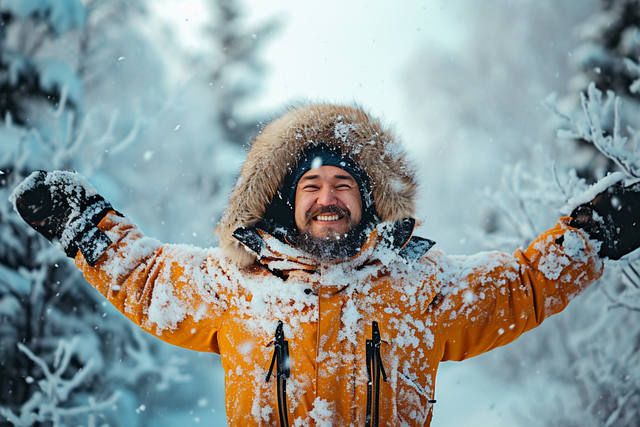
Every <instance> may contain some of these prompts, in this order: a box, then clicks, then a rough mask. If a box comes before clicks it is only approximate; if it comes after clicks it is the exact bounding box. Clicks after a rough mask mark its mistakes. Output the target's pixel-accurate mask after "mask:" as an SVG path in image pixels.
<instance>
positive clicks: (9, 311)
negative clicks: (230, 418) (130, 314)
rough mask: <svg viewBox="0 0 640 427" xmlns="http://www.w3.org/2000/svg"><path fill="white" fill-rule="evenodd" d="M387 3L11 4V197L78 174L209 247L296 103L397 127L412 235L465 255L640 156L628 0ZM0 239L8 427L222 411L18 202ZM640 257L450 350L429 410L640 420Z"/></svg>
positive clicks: (190, 419)
mask: <svg viewBox="0 0 640 427" xmlns="http://www.w3.org/2000/svg"><path fill="white" fill-rule="evenodd" d="M305 3H306V4H305ZM396 3H399V4H394V5H393V6H391V5H390V4H386V3H383V2H370V1H350V2H345V1H334V0H327V1H323V2H294V1H285V0H272V1H268V2H267V1H259V0H200V1H186V0H182V1H179V0H171V1H170V0H156V1H144V0H138V1H125V0H111V1H108V0H82V1H81V0H58V1H55V0H29V1H23V0H0V11H1V12H2V14H0V19H2V21H3V22H2V24H3V25H2V26H0V38H1V39H0V42H1V46H0V49H1V50H0V54H1V57H0V113H1V115H0V117H2V118H3V124H2V125H1V126H0V169H1V170H2V172H3V174H2V175H0V198H1V199H2V200H6V199H7V196H8V194H9V193H10V191H11V189H12V188H13V186H15V184H16V183H17V182H19V180H20V179H21V178H22V177H24V176H26V175H27V174H28V173H29V172H30V171H32V170H34V169H38V168H41V169H46V170H52V169H59V168H72V169H75V170H77V171H79V172H80V173H82V174H84V175H86V176H87V177H88V179H89V180H90V181H91V182H92V184H93V185H94V186H95V187H96V188H97V189H98V191H99V192H100V193H101V194H102V195H103V196H104V197H105V198H106V199H107V200H110V201H111V202H112V204H113V205H114V206H115V207H116V208H117V209H118V210H120V211H121V212H123V213H125V214H126V215H127V216H129V217H131V218H133V219H134V220H135V221H136V222H137V223H138V224H139V225H140V226H141V228H142V229H143V231H145V232H146V233H147V234H148V235H151V236H153V237H157V238H159V239H160V240H162V241H164V242H167V243H188V244H195V245H199V246H207V245H215V244H216V241H215V239H213V237H212V236H211V230H212V229H213V227H214V225H215V224H216V222H217V221H218V220H219V218H220V215H221V213H222V211H223V209H224V207H225V203H226V195H227V194H228V191H229V189H230V187H231V186H232V185H233V182H234V179H235V176H236V174H237V172H238V170H239V167H240V165H241V164H242V161H243V158H244V152H245V151H244V150H245V148H246V142H247V141H248V140H249V138H250V136H251V135H252V134H254V133H255V132H256V131H257V130H258V129H259V123H260V122H261V121H264V120H267V119H268V118H270V117H273V116H274V115H275V114H277V113H279V112H281V111H282V109H283V108H284V106H285V105H286V103H287V102H290V101H295V100H297V99H301V98H310V99H314V100H329V101H337V102H353V101H356V102H358V103H360V104H361V105H363V106H364V107H365V108H367V109H369V110H370V111H371V112H372V113H373V114H374V115H377V116H381V117H383V118H384V119H385V121H386V122H387V123H389V124H392V125H394V126H395V127H396V128H397V130H398V131H399V133H400V134H401V135H403V136H404V142H405V144H406V146H407V148H408V149H409V150H410V152H411V153H412V157H413V158H414V161H415V162H416V164H417V165H419V167H420V171H419V173H420V180H421V184H422V185H423V187H422V189H421V194H420V200H419V203H418V206H419V208H418V218H419V219H420V220H422V221H423V225H422V227H421V229H420V234H421V235H423V236H425V237H428V238H431V239H434V240H436V241H437V245H438V246H437V247H438V248H439V249H441V250H444V251H446V252H448V253H450V254H471V253H475V252H477V251H480V250H490V249H499V250H505V251H508V252H512V251H513V250H514V249H516V248H517V247H521V246H525V245H526V244H527V243H528V242H530V241H531V240H532V239H533V238H534V237H535V236H536V235H537V234H538V233H539V232H541V231H543V230H545V229H547V228H549V227H551V226H553V225H554V224H555V221H556V220H557V218H558V216H559V215H560V213H561V211H562V208H563V207H564V205H565V204H566V201H567V199H568V198H569V197H570V196H572V195H574V194H576V193H579V192H580V191H583V190H584V189H585V188H586V185H587V184H589V183H592V182H594V181H595V180H597V179H599V178H601V177H603V176H604V175H605V174H606V173H607V172H609V171H612V170H617V169H619V166H617V165H616V164H615V163H614V162H613V161H612V160H611V158H614V159H616V158H617V159H620V158H628V159H630V160H629V161H630V162H631V163H632V164H636V166H637V165H638V162H637V160H638V159H637V157H638V156H637V154H636V153H637V150H635V151H634V144H635V146H637V145H638V140H639V138H638V137H637V136H636V133H635V129H637V128H640V123H638V120H637V117H638V116H637V112H638V106H639V105H640V101H639V100H640V98H638V95H637V93H636V92H635V91H634V90H633V89H629V88H630V86H631V85H632V84H634V82H636V79H637V78H638V75H639V74H638V67H637V62H638V61H639V59H640V49H639V48H638V46H640V37H639V36H638V27H639V26H640V13H639V11H638V6H637V2H635V1H630V0H619V1H612V0H607V1H604V0H603V1H599V0H582V1H575V0H556V1H545V0H535V1H534V0H520V1H513V0H493V1H482V2H477V1H470V0H466V1H465V0H448V1H444V0H442V1H435V0H433V1H428V2H427V1H417V0H413V1H404V2H396ZM625 58H626V60H627V61H626V62H625ZM629 60H631V61H633V62H631V63H630V62H629ZM634 66H635V69H634ZM591 81H594V82H595V83H596V86H594V87H593V88H592V90H591V91H590V92H589V93H588V95H589V96H588V98H585V99H586V100H590V101H591V104H589V105H590V106H591V110H590V111H591V116H590V117H591V119H592V121H591V122H587V121H586V118H585V116H584V114H583V113H582V108H581V106H580V93H581V92H584V93H587V88H588V84H589V82H591ZM596 87H597V88H596ZM598 90H600V91H606V90H614V91H615V93H616V94H617V95H618V96H620V97H621V99H622V106H623V110H622V111H621V112H620V114H619V115H618V117H619V119H620V121H621V122H622V124H621V126H620V128H621V129H622V134H623V135H622V136H623V137H627V138H628V141H629V144H627V145H625V146H621V145H616V144H617V143H619V142H620V141H621V138H618V139H615V140H614V139H613V138H612V139H611V141H609V142H610V143H611V144H609V145H607V143H608V142H607V141H608V140H607V141H604V140H603V135H605V136H608V135H612V134H613V133H614V132H613V128H614V126H613V125H614V122H615V120H614V114H613V113H612V110H611V108H610V107H611V106H612V104H606V103H604V100H605V99H607V96H606V95H603V94H602V93H601V92H598ZM599 93H600V95H601V96H602V98H603V103H601V104H598V103H597V102H596V101H597V99H598V96H599V95H598V94H599ZM553 94H555V95H553ZM611 99H613V94H612V95H611ZM543 104H546V105H547V106H548V107H545V106H543ZM553 109H556V110H557V113H562V114H563V115H564V117H562V116H561V115H560V114H557V113H554V112H552V111H551V110H553ZM594 118H595V119H597V120H596V122H598V120H600V121H601V123H602V129H603V132H600V133H599V134H598V135H595V134H591V133H589V129H591V128H593V126H592V125H594V121H593V119H594ZM598 123H600V122H598ZM560 129H564V130H566V131H569V132H572V134H571V135H570V137H566V136H567V132H565V133H564V136H565V137H564V138H558V137H557V132H558V130H560ZM585 129H586V130H585ZM605 139H606V138H605ZM625 141H626V140H625ZM623 142H624V141H623ZM598 143H600V146H601V148H600V149H599V150H598V149H595V148H594V145H597V144H598ZM603 147H604V148H603ZM607 147H608V148H607ZM603 152H606V153H608V154H609V156H608V157H607V156H605V155H603ZM625 156H626V157H625ZM634 162H635V163H634ZM0 237H1V240H0V413H1V414H2V415H3V416H4V417H6V418H7V419H9V421H10V422H9V423H8V424H7V425H21V424H19V423H20V422H22V423H24V425H32V424H29V422H33V421H32V420H33V418H32V417H33V416H34V415H35V416H36V418H38V417H39V419H40V421H42V422H47V421H51V420H53V421H55V420H62V421H63V422H66V423H68V425H102V424H104V423H109V425H114V426H116V425H118V426H120V425H121V426H145V425H153V426H163V425H166V426H171V425H176V424H178V423H179V424H180V425H198V424H200V423H207V424H208V425H225V424H226V423H225V417H224V390H223V373H222V368H221V367H220V363H219V358H218V357H217V356H215V355H207V354H194V353H192V352H189V351H186V350H181V349H175V348H172V347H170V346H167V345H164V344H161V343H159V342H158V341H157V340H155V339H154V338H152V337H150V336H146V335H142V334H139V333H138V332H136V330H135V329H133V328H131V327H130V325H129V323H128V321H126V320H125V319H124V318H123V317H122V316H120V315H119V314H118V313H115V312H114V311H113V310H111V309H110V308H109V307H108V306H105V305H103V304H102V300H101V299H100V298H99V297H98V296H97V295H96V293H95V292H94V291H93V290H92V289H91V288H90V286H88V285H87V284H86V283H84V282H83V280H82V278H81V277H79V276H78V274H77V273H75V272H74V268H73V266H71V265H70V264H69V261H68V260H66V259H64V257H63V256H62V255H61V254H60V253H59V252H57V251H56V250H55V248H53V249H52V248H51V247H50V245H49V244H48V243H47V242H42V240H43V239H41V238H39V236H37V235H35V234H34V233H33V232H32V231H31V230H30V229H28V228H26V227H25V226H24V224H22V222H21V221H20V219H19V218H17V216H16V215H15V214H14V213H13V212H12V211H11V210H10V208H9V206H8V203H3V204H0ZM636 259H637V256H636V257H634V256H633V255H632V256H631V257H629V259H628V260H627V261H624V262H620V263H616V264H612V265H611V266H610V268H609V269H608V275H607V276H606V277H605V278H603V280H601V281H600V282H599V284H597V285H596V286H594V287H593V288H592V289H590V290H589V291H588V292H587V293H586V294H585V295H583V296H582V297H581V298H579V299H578V300H577V301H575V302H574V303H572V304H571V305H570V307H569V309H568V310H567V311H566V312H564V313H562V314H561V315H559V316H557V318H552V319H550V320H548V321H547V322H546V323H545V325H544V326H543V327H542V328H539V329H538V330H535V331H532V332H531V333H529V334H527V335H526V336H524V337H522V338H521V339H520V340H518V341H517V342H516V343H514V344H512V345H510V346H508V347H506V348H504V349H499V350H496V351H494V352H492V353H489V354H486V355H484V356H481V357H478V358H476V359H474V360H470V361H466V362H463V363H446V364H444V365H443V366H442V367H441V369H440V373H439V376H438V378H437V387H436V399H437V404H436V407H435V415H434V420H433V425H434V426H436V427H437V426H449V425H474V426H483V425H487V426H489V425H491V426H503V425H504V426H513V425H527V426H529V425H547V426H551V425H554V426H555V425H580V426H591V425H593V426H601V425H607V426H628V425H638V422H639V421H638V420H639V419H640V413H639V412H638V411H639V410H638V408H640V392H639V390H640V370H639V368H638V366H640V361H639V360H638V356H639V353H638V349H636V348H635V345H634V343H635V342H637V339H638V337H639V336H640V327H638V326H637V325H640V322H638V320H640V319H638V311H640V308H639V307H640V292H639V291H638V282H639V281H640V280H638V276H637V275H636V276H634V273H633V271H634V268H635V269H636V270H640V269H638V268H637V267H634V265H633V262H635V261H636ZM0 425H4V424H3V421H1V420H0Z"/></svg>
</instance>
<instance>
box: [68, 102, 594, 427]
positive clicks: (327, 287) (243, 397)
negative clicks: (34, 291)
mask: <svg viewBox="0 0 640 427" xmlns="http://www.w3.org/2000/svg"><path fill="white" fill-rule="evenodd" d="M320 144H322V145H323V146H329V147H331V148H332V149H335V150H337V151H339V152H340V153H341V154H342V155H343V156H346V157H348V158H349V159H350V160H351V161H353V162H354V164H355V165H356V166H357V167H358V168H359V169H360V170H361V171H364V172H365V173H366V176H367V177H368V187H366V188H360V191H361V195H362V197H363V206H366V207H367V209H370V210H371V211H373V212H374V213H375V219H376V221H373V224H377V225H375V227H372V228H371V229H370V232H369V233H368V234H367V235H366V236H365V237H366V238H365V241H364V244H362V247H361V248H360V250H359V252H358V253H356V254H355V255H354V256H352V257H351V258H349V259H346V260H344V259H343V260H339V261H335V262H332V263H320V262H317V261H314V260H313V259H311V258H310V257H309V256H307V255H305V254H304V253H303V252H301V251H299V250H298V249H296V248H295V247H293V246H292V245H290V244H289V243H288V240H287V239H286V238H283V236H282V235H280V234H278V233H276V232H275V231H274V232H268V231H266V230H268V228H265V227H261V226H260V224H261V223H263V222H265V220H267V219H271V220H274V221H275V223H280V222H282V223H286V218H285V216H286V215H287V211H286V209H285V210H281V211H275V210H273V209H272V208H273V206H274V205H275V204H277V203H278V202H277V201H279V200H280V201H283V203H284V202H286V201H287V200H290V194H291V193H290V192H288V191H287V190H291V189H290V188H289V189H287V188H286V187H287V185H286V179H287V176H290V175H291V174H292V173H293V172H295V171H296V170H297V169H296V165H297V162H298V159H299V158H300V155H301V153H302V152H303V151H304V150H305V149H306V148H307V147H310V146H314V145H320ZM407 157H408V156H407V154H406V153H405V152H404V150H402V148H401V146H400V144H399V142H398V141H397V138H396V136H395V133H394V132H393V131H392V130H390V129H389V128H387V127H385V126H383V125H382V124H381V123H380V121H379V120H377V119H375V118H373V117H371V116H370V115H368V114H367V113H366V112H365V111H363V110H362V109H360V108H359V107H354V106H340V105H327V104H315V105H314V104H308V105H301V106H298V107H294V108H291V109H290V110H289V111H287V112H286V113H285V114H283V115H282V116H280V117H279V118H277V119H275V120H274V121H272V122H270V123H268V124H267V125H266V126H265V127H264V129H263V130H262V131H261V132H260V133H259V134H258V135H257V136H256V137H255V138H254V140H253V142H252V145H251V149H250V150H249V152H248V154H247V160H246V161H245V163H244V165H243V167H242V170H241V171H240V175H239V177H238V180H237V183H236V186H235V187H234V189H233V191H232V193H231V196H230V198H229V204H228V207H227V209H226V211H225V215H224V216H223V218H222V220H221V222H220V224H219V225H218V226H217V227H216V230H215V231H216V233H217V235H218V237H219V239H220V248H215V249H208V250H204V249H198V248H194V247H188V246H177V245H161V244H160V243H159V242H157V241H155V240H153V239H150V238H147V237H144V236H143V235H142V234H141V232H140V230H139V229H138V228H137V227H136V226H135V225H133V224H131V223H130V222H129V221H128V220H126V219H125V218H122V217H121V216H118V215H116V214H113V213H112V214H109V215H108V216H106V217H105V218H104V219H103V220H102V222H101V223H100V224H99V227H100V228H101V229H102V230H103V231H104V232H105V233H106V234H107V235H108V236H109V237H110V239H111V240H112V241H113V244H112V245H111V246H110V247H109V249H108V250H107V252H105V253H104V254H103V255H102V257H101V258H100V259H99V261H98V263H97V264H96V266H95V267H90V266H88V265H87V263H86V262H85V260H84V259H83V258H82V255H78V256H77V257H76V262H77V265H78V266H79V267H80V268H81V269H82V271H83V272H84V274H85V277H86V278H87V280H88V281H89V282H90V283H92V284H93V286H95V287H96V289H98V291H100V292H101V293H102V294H103V295H104V296H106V297H107V298H108V299H109V300H110V301H111V302H112V303H113V304H114V305H115V306H116V307H117V308H118V309H119V310H120V311H122V312H123V313H124V314H125V315H126V316H128V317H129V318H130V319H131V320H133V321H134V322H135V323H137V324H138V325H140V326H141V327H142V328H143V329H144V330H146V331H148V332H150V333H152V334H154V335H156V336H158V337H159V338H160V339H162V340H165V341H167V342H169V343H172V344H175V345H179V346H182V347H186V348H190V349H193V350H196V351H211V352H217V353H220V355H221V359H222V364H223V367H224V370H225V375H226V376H225V385H226V393H225V396H226V410H227V417H228V422H229V425H231V426H243V427H244V426H283V425H288V426H297V427H300V426H327V425H333V426H376V425H380V426H394V427H396V426H426V425H428V424H429V422H430V419H431V416H432V410H433V406H434V396H435V394H434V385H435V378H436V371H437V369H438V365H439V363H440V362H441V361H444V360H463V359H465V358H469V357H472V356H475V355H478V354H480V353H483V352H485V351H488V350H491V349H492V348H495V347H498V346H501V345H504V344H507V343H508V342H511V341H513V340H514V339H515V338H517V337H518V336H519V335H520V334H522V333H523V332H525V331H527V330H529V329H532V328H534V327H535V326H537V325H539V324H540V322H542V321H543V320H544V319H545V318H546V317H548V316H549V315H552V314H554V313H557V312H559V311H561V310H562V309H563V308H564V307H565V306H566V304H567V303H568V301H569V300H570V299H571V298H573V297H575V296H576V295H577V294H579V293H580V292H581V291H582V290H583V289H585V288H586V287H587V286H588V285H589V284H590V283H592V282H593V281H594V280H596V279H597V278H598V277H599V276H600V274H601V272H602V268H603V267H602V261H601V260H600V259H599V258H598V256H597V253H596V250H595V249H594V247H593V246H592V244H591V243H590V242H589V241H588V240H587V239H586V237H585V235H583V234H582V232H580V231H578V230H575V229H572V228H571V227H569V225H568V224H569V220H568V218H562V219H561V220H560V222H559V224H558V225H557V226H556V227H555V228H553V229H552V230H550V231H547V232H545V233H543V234H542V235H541V236H540V237H538V239H537V240H535V241H534V242H533V243H532V244H531V245H530V246H529V248H528V249H527V250H525V251H520V250H519V251H517V252H516V253H515V254H514V255H513V256H511V255H506V254H502V253H496V252H491V253H482V254H479V255H476V256H470V257H448V256H446V255H444V254H443V253H441V252H439V251H437V250H430V249H429V247H430V242H429V241H427V240H425V239H420V238H417V237H414V236H413V228H414V225H415V221H414V220H411V219H410V218H414V217H415V212H414V211H415V195H416V189H417V178H416V173H415V171H414V169H413V168H412V167H411V164H410V162H409V161H408V160H407ZM270 209H272V210H270ZM274 212H276V213H274ZM270 215H271V217H269V216H270ZM284 237H286V233H285V236H284ZM355 249H356V250H357V249H358V248H355Z"/></svg>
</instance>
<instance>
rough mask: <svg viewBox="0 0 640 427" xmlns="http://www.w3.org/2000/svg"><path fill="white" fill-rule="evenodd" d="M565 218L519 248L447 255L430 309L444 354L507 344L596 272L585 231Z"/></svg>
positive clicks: (462, 355)
mask: <svg viewBox="0 0 640 427" xmlns="http://www.w3.org/2000/svg"><path fill="white" fill-rule="evenodd" d="M570 221H571V218H569V217H566V218H562V219H561V220H560V223H559V224H558V225H557V226H556V227H555V228H553V229H551V230H549V231H547V232H545V233H543V234H542V235H541V236H540V237H538V238H537V239H536V240H535V241H534V242H533V243H532V244H531V245H530V246H529V247H528V248H527V249H526V250H525V251H522V250H518V251H516V252H515V254H514V255H507V254H503V253H498V252H489V253H481V254H478V255H475V256H471V257H451V258H446V259H444V260H442V261H441V262H440V264H443V263H447V264H448V265H447V266H446V267H444V270H445V271H446V275H445V280H443V283H444V284H445V285H444V287H443V289H442V290H441V294H440V297H439V299H437V300H436V302H434V303H433V304H432V305H431V307H430V308H429V310H428V315H429V317H430V318H431V319H432V320H431V321H432V322H433V323H434V324H436V325H438V331H439V339H440V343H441V350H442V360H463V359H467V358H470V357H473V356H476V355H479V354H481V353H484V352H486V351H489V350H491V349H493V348H496V347H499V346H502V345H505V344H508V343H510V342H512V341H513V340H515V339H516V338H517V337H519V336H520V335H521V334H522V333H524V332H526V331H528V330H531V329H533V328H535V327H536V326H538V325H539V324H540V323H542V321H543V320H544V319H546V318H547V317H549V316H551V315H553V314H556V313H558V312H560V311H562V310H563V309H564V308H565V307H566V306H567V304H568V303H569V301H570V300H571V299H573V298H574V297H575V296H577V295H578V294H580V293H581V292H582V291H583V290H585V289H586V288H587V287H588V286H589V285H590V284H591V283H593V282H594V281H595V280H597V279H598V278H599V277H600V275H601V274H602V270H603V262H602V260H601V259H600V258H599V256H598V254H597V250H596V248H595V246H594V245H593V242H591V241H590V239H589V238H588V236H587V235H586V234H585V233H583V232H581V231H579V230H577V229H575V228H573V227H571V226H570V225H569V222H570Z"/></svg>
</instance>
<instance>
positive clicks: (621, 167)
mask: <svg viewBox="0 0 640 427" xmlns="http://www.w3.org/2000/svg"><path fill="white" fill-rule="evenodd" d="M638 7H639V4H638V2H637V1H627V0H623V1H603V2H602V10H601V11H599V12H597V13H595V14H593V15H592V16H591V17H590V18H589V19H587V20H586V21H585V22H584V23H583V24H581V25H579V26H578V29H579V31H578V34H580V35H581V36H582V41H581V44H580V45H579V46H578V47H577V48H576V49H575V50H574V55H573V56H572V58H573V61H574V65H576V66H577V69H578V73H577V74H576V76H574V77H573V78H572V80H571V81H570V88H571V89H572V90H576V89H578V90H579V92H578V95H579V96H575V92H574V94H573V95H572V96H567V97H566V98H565V99H564V102H563V101H561V102H555V99H553V98H550V99H549V100H548V102H547V104H548V106H549V108H550V109H551V110H552V111H553V112H554V113H556V115H557V116H558V117H559V118H560V119H561V121H562V126H561V129H560V131H559V133H558V136H559V138H558V139H557V140H550V146H551V145H555V146H556V148H558V147H563V150H565V154H564V155H563V156H562V157H555V158H554V165H553V169H552V168H551V166H550V163H549V162H546V163H547V167H546V169H547V170H548V171H552V170H553V173H547V178H546V179H545V178H544V172H543V170H542V169H540V168H537V170H538V171H539V172H538V173H534V172H533V170H536V168H535V166H534V164H533V163H529V164H528V165H527V166H525V167H524V169H528V170H527V173H517V174H513V173H510V172H507V173H506V174H505V176H508V177H509V179H508V181H509V182H515V181H521V180H524V181H527V182H528V183H529V184H532V185H530V186H529V187H528V188H526V189H525V188H523V187H520V188H518V189H515V191H506V192H504V191H503V192H499V194H497V195H496V196H497V197H495V199H494V200H496V201H500V203H502V204H503V205H504V204H505V200H510V201H511V203H510V204H509V203H508V206H509V208H508V209H507V210H509V211H512V212H513V211H514V210H517V206H527V210H528V211H529V212H541V211H542V212H544V211H554V210H557V209H559V208H560V209H561V208H564V212H565V213H568V211H570V207H568V206H571V205H570V203H569V204H568V205H567V201H568V200H569V199H571V197H572V196H576V195H578V194H580V193H581V192H582V191H584V190H585V188H586V185H587V184H588V183H591V182H593V181H595V180H597V179H599V178H602V177H603V176H604V175H605V174H607V173H609V172H614V171H621V172H623V173H625V174H626V175H627V177H628V178H638V177H640V173H639V172H640V135H639V134H638V133H637V131H636V129H638V128H639V127H640V123H639V122H638V119H637V117H638V115H637V113H638V111H639V108H640V97H638V87H639V86H638V85H640V68H639V66H638V61H639V60H640V39H639V38H638V35H639V34H640V15H639V9H638ZM568 99H578V100H579V103H575V102H567V100H568ZM572 106H573V107H572ZM585 152H587V153H588V155H587V156H586V157H587V158H588V161H582V162H580V161H577V162H576V160H578V159H580V158H583V159H584V158H585V155H584V153H585ZM527 176H528V177H529V178H531V177H535V179H528V180H527V179H526V178H524V177H527ZM534 181H537V182H536V183H535V184H534V183H533V182H534ZM509 190H514V189H513V188H510V189H509ZM505 194H511V195H512V196H513V197H505ZM554 200H555V203H554ZM563 205H564V206H563ZM512 232H513V230H508V229H507V228H503V229H502V230H500V231H499V232H498V233H497V234H510V233H512ZM639 312H640V257H639V256H638V254H634V253H632V254H630V255H629V256H628V257H626V258H625V259H624V260H622V261H619V262H607V263H606V270H605V275H604V276H603V278H602V279H601V280H600V281H599V282H598V283H597V284H596V285H594V286H592V287H591V289H589V290H588V291H587V292H586V293H585V295H583V296H581V297H580V298H578V299H576V300H575V301H574V302H572V303H571V304H570V305H569V307H568V309H567V310H566V313H564V314H563V315H562V316H558V317H557V318H552V319H550V320H549V321H547V323H548V324H547V325H545V326H544V327H543V328H540V329H539V330H536V331H534V332H533V333H532V334H531V335H529V336H526V337H524V338H523V339H521V342H519V343H518V344H519V345H518V346H514V347H509V348H507V349H506V350H505V352H504V353H503V357H504V359H503V360H505V361H506V362H507V363H505V364H504V366H507V367H510V368H508V369H505V370H503V371H502V374H503V375H505V378H508V379H509V380H513V379H514V378H520V379H523V378H526V377H527V374H526V372H530V371H534V372H536V373H537V375H536V378H535V380H534V381H531V378H530V377H529V381H528V382H526V383H527V384H531V383H538V384H539V383H542V384H544V391H543V392H541V393H540V396H537V397H538V399H534V400H533V401H532V400H531V399H528V402H527V405H526V406H527V407H528V409H527V410H525V415H526V416H527V418H526V420H527V421H526V423H525V424H526V425H532V424H535V425H546V426H574V425H575V426H603V425H604V426H609V427H612V426H620V427H622V426H630V425H638V424H640V411H639V410H638V408H639V407H640V393H638V390H639V387H638V384H640V373H639V372H638V369H637V366H638V363H639V362H640V351H639V350H638V348H637V344H636V343H637V342H638V339H639V338H640V327H639V326H638V325H640V323H639V322H638V321H639V320H640V314H639ZM522 367H526V369H522ZM557 386H560V388H559V389H558V388H556V387H557ZM554 390H556V391H554ZM534 414H535V415H534Z"/></svg>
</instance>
